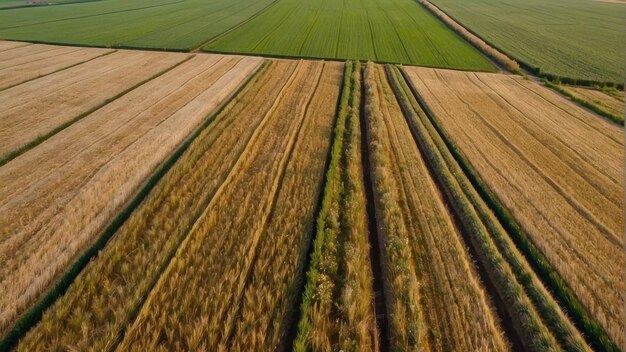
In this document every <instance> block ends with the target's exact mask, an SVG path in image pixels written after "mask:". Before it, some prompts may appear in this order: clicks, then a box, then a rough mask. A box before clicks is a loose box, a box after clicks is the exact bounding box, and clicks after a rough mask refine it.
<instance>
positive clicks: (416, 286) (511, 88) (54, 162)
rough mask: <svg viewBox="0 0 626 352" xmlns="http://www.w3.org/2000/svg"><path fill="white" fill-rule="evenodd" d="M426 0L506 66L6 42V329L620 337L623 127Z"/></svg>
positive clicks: (195, 342) (32, 343) (33, 341)
mask: <svg viewBox="0 0 626 352" xmlns="http://www.w3.org/2000/svg"><path fill="white" fill-rule="evenodd" d="M107 1H109V0H107ZM111 1H113V0H111ZM279 1H282V0H279ZM420 3H422V5H418V4H416V6H424V8H423V9H424V11H431V12H432V14H433V20H435V19H437V18H439V19H440V20H441V21H443V22H442V23H441V24H440V25H441V26H445V24H447V25H448V26H449V27H450V30H454V31H456V33H458V38H457V39H458V40H467V41H468V43H472V45H474V47H475V48H476V50H481V51H482V52H483V54H484V55H486V56H485V57H486V58H489V59H490V60H493V61H494V62H496V63H497V66H498V67H500V68H502V69H505V70H508V71H506V72H505V71H502V72H472V71H460V70H451V69H440V68H426V67H416V66H401V65H397V64H393V63H375V62H367V61H363V60H361V61H359V60H349V61H337V60H334V61H333V60H331V61H328V60H323V59H316V60H311V59H306V60H304V59H300V58H287V57H285V58H262V57H258V56H242V55H228V54H210V53H201V52H193V53H181V52H177V53H174V52H165V51H145V50H126V49H121V48H117V47H113V48H111V47H102V48H87V47H69V46H59V45H49V44H34V43H33V44H31V43H23V42H8V41H0V292H1V293H2V294H0V351H9V350H18V351H63V350H69V351H297V352H305V351H346V352H347V351H377V352H378V351H381V352H387V351H521V350H523V351H620V350H622V349H623V348H622V347H621V346H623V344H624V343H625V341H624V327H623V321H624V312H623V310H622V309H621V308H622V307H623V306H624V297H623V292H625V291H626V285H625V284H624V280H623V277H624V267H625V265H626V254H625V252H624V236H623V229H624V212H623V207H624V200H623V187H624V181H623V176H624V159H623V153H624V131H623V126H621V125H619V124H618V123H616V121H615V120H610V119H609V118H607V117H606V115H603V114H601V113H597V111H596V112H594V111H595V110H593V109H591V108H589V106H584V104H582V105H579V104H581V103H580V101H576V100H575V99H572V98H571V96H569V95H567V94H565V93H563V92H561V91H559V90H558V89H555V90H550V89H549V88H548V87H549V85H548V84H545V81H544V84H545V85H546V86H548V87H546V86H544V85H542V84H541V83H539V82H538V80H536V79H524V78H523V77H521V76H519V75H518V74H520V73H522V72H521V71H520V70H521V69H520V66H518V65H517V62H516V61H514V60H513V59H511V58H510V57H508V56H506V55H505V54H503V53H502V52H500V51H499V50H498V48H496V47H493V46H492V45H491V44H488V43H487V42H485V41H484V40H482V39H481V38H480V37H479V36H477V35H476V34H474V33H473V32H472V31H470V30H468V29H467V28H465V27H464V26H462V25H461V24H459V23H457V22H456V21H455V20H454V19H453V18H451V17H450V16H448V15H447V14H446V13H445V12H443V11H442V10H440V9H438V8H437V7H435V6H434V5H432V4H430V3H429V2H427V1H426V0H423V1H422V0H420ZM46 6H50V8H53V9H54V7H55V6H56V5H46ZM63 6H74V5H67V4H64V5H63ZM76 6H78V5H76ZM102 6H109V5H107V4H106V3H104V2H103V4H102ZM126 6H131V7H132V6H134V5H132V3H128V4H127V5H126ZM154 6H156V7H155V8H159V6H161V5H154ZM163 6H169V5H167V4H166V5H163ZM57 8H61V9H62V6H60V5H59V6H58V7H57ZM142 9H143V8H142ZM131 10H132V11H131ZM131 10H129V11H131V12H133V11H140V10H141V9H134V8H133V9H131ZM42 11H43V10H42ZM46 11H47V10H46ZM55 11H61V10H55ZM1 16H2V14H1V13H0V17H1ZM33 21H34V20H33ZM51 21H53V20H51ZM53 22H54V21H53ZM444 23H445V24H444ZM31 25H33V26H34V25H35V24H29V22H25V23H24V24H23V25H21V26H24V27H29V26H31ZM37 25H39V24H37ZM0 26H1V25H0ZM446 28H447V27H446ZM0 29H1V28H0ZM468 45H469V44H468ZM152 49H155V48H152ZM472 50H473V49H472ZM564 87H566V88H567V89H569V90H571V91H572V92H574V93H572V94H580V97H581V99H583V98H584V100H589V101H591V100H594V101H595V100H597V102H595V103H596V104H597V105H599V106H600V105H602V104H604V105H602V106H604V107H605V108H606V109H610V110H611V112H612V113H616V112H618V110H619V109H623V100H622V101H620V100H619V99H618V95H619V92H620V91H619V90H618V89H615V88H610V89H609V88H606V87H605V88H604V90H591V89H590V88H582V87H578V86H575V87H574V86H569V85H567V86H564Z"/></svg>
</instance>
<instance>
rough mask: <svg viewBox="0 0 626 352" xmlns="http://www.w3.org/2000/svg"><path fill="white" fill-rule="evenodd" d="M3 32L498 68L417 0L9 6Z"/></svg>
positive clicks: (58, 39)
mask: <svg viewBox="0 0 626 352" xmlns="http://www.w3.org/2000/svg"><path fill="white" fill-rule="evenodd" d="M270 5H271V6H270ZM255 15H258V16H255ZM249 19H250V21H247V20H249ZM225 32H227V33H225ZM224 33H225V34H224ZM221 34H224V35H221ZM220 35H221V36H220ZM212 38H216V40H214V41H213V42H211V39H212ZM0 39H12V40H25V41H37V42H46V43H57V44H71V45H87V46H107V47H131V48H152V49H169V50H193V49H196V48H197V47H199V46H202V45H203V44H204V43H209V44H208V45H207V46H205V47H204V49H205V50H207V51H218V52H227V53H251V54H265V55H276V56H297V57H309V58H330V59H361V60H375V61H379V62H392V63H403V64H414V65H424V66H435V67H447V68H457V69H466V70H480V71H493V70H494V67H493V66H492V64H491V63H490V62H489V61H488V60H487V59H486V58H485V57H484V56H483V55H482V54H480V53H479V52H478V51H477V50H476V49H474V47H472V46H471V45H470V44H468V43H467V42H465V41H464V40H463V39H461V38H460V37H459V36H457V35H456V34H455V33H454V32H453V31H451V30H450V29H448V27H446V26H445V25H444V24H443V23H442V22H440V21H439V20H438V19H437V18H436V17H434V16H433V15H431V14H430V13H429V12H428V11H426V10H425V9H424V8H422V7H421V6H420V5H418V4H417V3H416V2H414V1H413V0H387V1H383V0H319V1H318V0H315V1H314V0H211V1H206V0H102V1H98V2H89V3H80V4H72V5H65V6H47V7H34V8H21V9H12V10H2V11H0Z"/></svg>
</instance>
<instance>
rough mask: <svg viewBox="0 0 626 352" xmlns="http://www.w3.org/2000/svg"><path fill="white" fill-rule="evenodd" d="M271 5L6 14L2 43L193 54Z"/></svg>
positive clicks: (145, 4)
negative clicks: (155, 50)
mask: <svg viewBox="0 0 626 352" xmlns="http://www.w3.org/2000/svg"><path fill="white" fill-rule="evenodd" d="M270 3H271V1H270V0H261V1H252V0H236V1H228V0H219V1H204V0H184V1H181V0H156V1H153V0H130V1H127V0H107V1H95V2H85V3H80V4H72V5H64V6H47V7H34V8H21V9H13V10H2V11H0V23H1V24H0V38H4V39H13V40H33V41H39V42H48V43H60V44H73V45H85V46H106V47H111V46H116V47H134V48H155V49H168V50H182V51H188V50H190V49H192V48H194V47H196V46H198V45H201V44H202V43H204V42H206V41H207V40H209V39H210V38H212V37H214V36H217V35H219V34H221V33H222V32H224V31H226V30H228V29H230V28H231V27H233V26H235V25H237V24H239V23H240V22H242V21H244V20H246V19H247V18H249V17H251V16H253V15H254V14H256V13H257V12H259V11H261V10H262V9H263V8H265V7H266V6H268V5H269V4H270ZM138 23H139V24H140V25H138ZM76 28H80V29H81V30H80V31H77V30H76Z"/></svg>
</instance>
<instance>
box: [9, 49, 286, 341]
mask: <svg viewBox="0 0 626 352" xmlns="http://www.w3.org/2000/svg"><path fill="white" fill-rule="evenodd" d="M295 66H296V63H295V62H294V61H280V62H272V64H271V65H270V66H269V68H267V69H266V71H265V72H264V73H262V74H259V76H257V77H256V78H254V79H253V81H251V82H250V83H249V84H248V85H247V86H246V88H245V89H244V90H243V91H242V92H241V93H240V94H238V95H237V97H236V98H235V99H233V100H232V101H231V103H230V104H229V105H228V106H227V107H226V108H225V109H224V110H223V111H222V112H221V113H220V114H219V115H218V116H216V117H215V120H214V121H213V122H212V123H211V125H210V126H209V127H208V128H207V129H205V130H204V131H203V132H202V134H201V135H199V136H198V137H197V139H196V140H195V141H194V142H193V144H192V145H191V146H190V147H189V149H188V150H187V151H186V152H185V154H183V155H182V156H181V158H180V159H179V160H178V162H177V163H176V164H175V166H173V168H172V169H171V170H170V172H169V173H168V174H166V175H165V176H164V178H163V179H162V180H161V182H160V184H159V185H158V186H157V187H156V188H155V189H154V190H153V192H152V193H151V195H150V196H149V198H148V199H146V201H145V202H144V203H143V205H142V206H141V207H140V208H139V209H137V210H136V211H135V212H134V214H133V215H132V217H131V218H130V219H129V220H128V221H127V223H126V224H125V225H124V226H123V227H122V228H121V229H120V230H119V231H118V233H117V234H116V236H115V237H114V238H113V239H112V240H111V242H110V243H109V244H108V246H107V248H106V249H105V250H104V251H103V252H102V253H101V254H100V255H99V256H98V258H97V259H96V260H94V262H93V263H92V264H91V265H90V266H89V267H87V268H86V269H85V272H84V273H83V274H81V276H80V277H79V278H78V279H77V280H76V282H75V284H74V285H73V286H72V287H70V289H69V290H68V292H67V293H66V294H65V296H63V297H62V298H61V299H60V300H59V302H58V303H57V304H56V305H55V306H53V307H52V308H51V309H50V310H49V311H48V312H47V313H46V314H45V315H44V318H43V320H42V322H41V323H40V324H39V325H38V326H37V327H36V328H34V329H33V330H32V332H31V333H29V334H28V335H27V336H26V337H25V338H24V340H23V342H22V344H21V345H20V346H18V350H20V351H32V350H54V349H59V348H65V347H66V346H67V347H69V348H75V349H80V350H87V349H92V350H103V349H105V346H112V345H114V344H115V343H116V342H115V340H116V337H117V336H118V333H120V332H123V331H124V330H125V329H126V326H127V324H129V323H131V322H132V320H130V319H132V317H133V314H134V313H133V312H137V311H138V310H139V308H140V307H141V304H143V301H144V299H145V296H146V295H147V294H148V292H149V291H150V289H151V288H152V286H153V285H154V283H155V282H156V281H157V279H158V277H159V275H160V274H161V272H162V271H163V269H164V266H166V265H167V263H168V261H169V259H170V258H171V257H172V256H173V254H174V252H175V251H176V249H177V247H178V245H179V244H180V242H181V241H182V240H183V239H184V238H185V236H186V235H187V233H188V231H189V229H190V228H191V226H192V225H193V223H194V222H195V221H196V219H197V218H198V216H199V215H200V214H201V213H202V212H203V211H204V209H205V208H206V206H207V204H208V203H209V202H210V201H211V199H212V198H213V196H214V194H215V192H216V191H217V190H218V188H219V187H220V185H221V184H222V182H223V181H224V180H225V179H226V177H227V176H228V174H229V173H230V172H231V170H232V168H233V166H234V165H235V163H236V162H237V160H239V158H240V157H241V155H242V153H245V150H246V149H249V148H251V147H253V146H254V145H251V144H250V143H249V142H250V139H251V138H252V136H253V133H254V131H256V130H257V129H258V128H259V125H260V124H261V123H262V121H263V118H264V117H265V116H266V113H267V111H268V110H269V109H270V108H271V106H272V104H273V103H274V101H275V100H276V99H277V98H278V96H279V92H280V90H281V88H282V87H283V86H284V85H285V83H286V82H287V80H288V79H289V77H290V76H291V75H292V73H293V71H294V69H295ZM83 328H86V329H87V330H88V331H90V334H89V335H88V336H85V335H84V334H83Z"/></svg>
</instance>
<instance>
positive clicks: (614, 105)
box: [563, 86, 624, 118]
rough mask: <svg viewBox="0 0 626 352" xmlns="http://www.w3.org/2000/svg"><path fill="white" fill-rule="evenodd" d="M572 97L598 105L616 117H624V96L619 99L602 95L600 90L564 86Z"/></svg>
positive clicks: (605, 94)
mask: <svg viewBox="0 0 626 352" xmlns="http://www.w3.org/2000/svg"><path fill="white" fill-rule="evenodd" d="M563 88H564V89H565V90H568V91H569V92H570V93H572V94H573V95H574V96H576V97H578V98H580V99H583V100H586V101H588V102H591V103H594V104H597V105H599V106H600V107H601V108H602V109H604V110H606V111H608V112H609V113H611V114H613V115H616V116H622V118H623V116H624V96H623V92H622V96H621V99H620V98H617V97H615V96H613V95H609V94H607V93H604V92H603V91H601V90H597V89H592V88H583V87H572V86H564V87H563Z"/></svg>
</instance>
